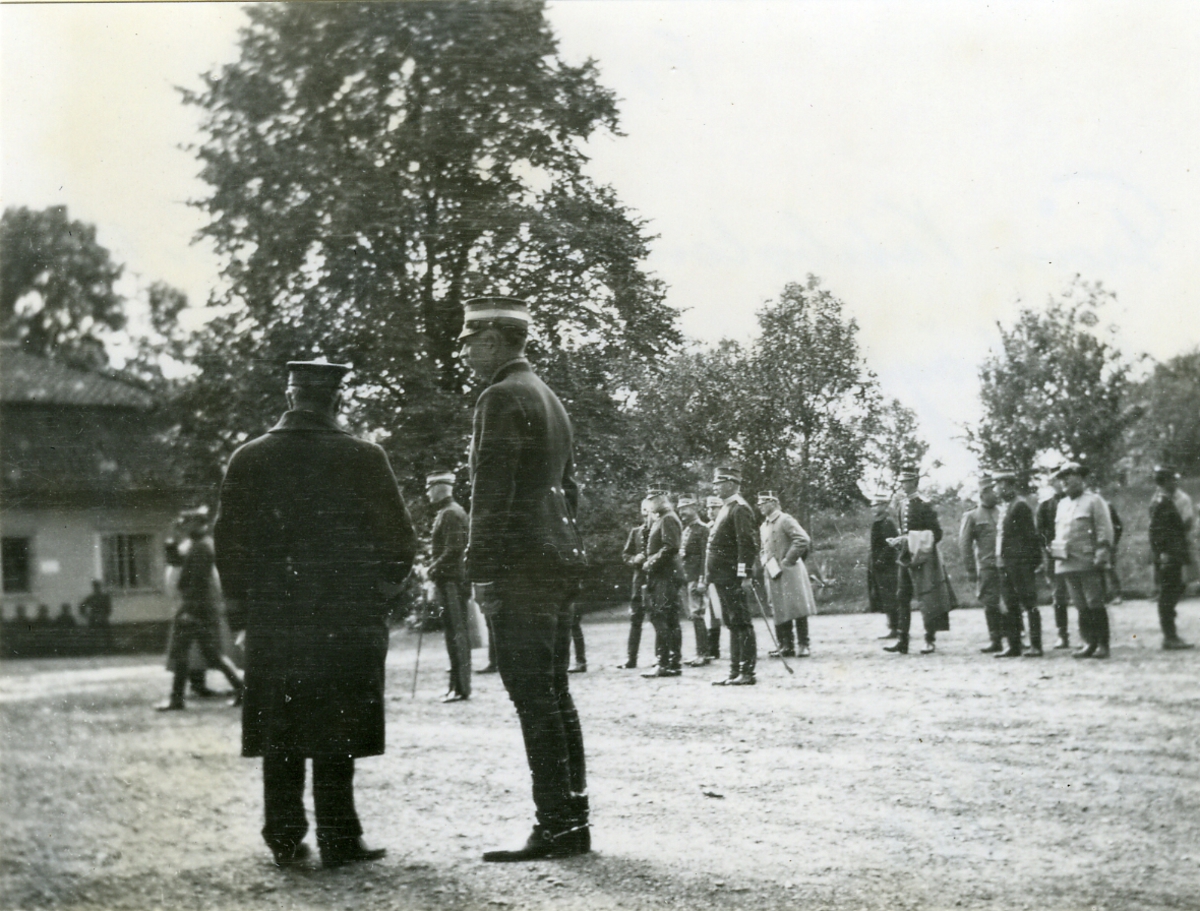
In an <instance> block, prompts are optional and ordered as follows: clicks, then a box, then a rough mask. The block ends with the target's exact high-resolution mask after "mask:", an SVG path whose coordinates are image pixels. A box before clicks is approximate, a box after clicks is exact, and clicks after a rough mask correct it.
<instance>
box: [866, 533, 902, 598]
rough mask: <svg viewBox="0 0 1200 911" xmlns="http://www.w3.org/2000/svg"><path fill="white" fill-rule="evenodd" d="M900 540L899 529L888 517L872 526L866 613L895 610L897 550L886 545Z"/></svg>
mask: <svg viewBox="0 0 1200 911" xmlns="http://www.w3.org/2000/svg"><path fill="white" fill-rule="evenodd" d="M899 536H900V529H899V528H897V527H896V523H895V522H893V521H892V520H891V517H890V516H884V517H883V518H882V519H876V520H875V521H874V522H872V523H871V553H870V555H869V557H868V560H867V604H868V609H869V610H871V611H873V612H876V613H884V614H886V613H889V612H891V611H894V610H895V609H896V585H897V583H898V576H897V573H898V567H897V564H896V548H894V547H893V546H892V545H891V544H888V539H889V538H896V537H899Z"/></svg>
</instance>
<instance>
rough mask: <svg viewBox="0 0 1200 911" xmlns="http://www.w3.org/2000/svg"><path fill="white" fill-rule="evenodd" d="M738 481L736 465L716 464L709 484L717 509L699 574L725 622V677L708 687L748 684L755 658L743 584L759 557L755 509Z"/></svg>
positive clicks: (753, 641) (753, 669) (754, 645)
mask: <svg viewBox="0 0 1200 911" xmlns="http://www.w3.org/2000/svg"><path fill="white" fill-rule="evenodd" d="M741 485H742V472H741V469H740V468H734V467H732V466H727V465H726V466H721V467H719V468H717V469H716V471H715V472H714V473H713V486H714V487H716V489H717V494H718V495H719V496H720V497H721V498H722V505H721V509H720V511H719V512H718V513H717V517H716V519H715V520H714V521H713V527H712V531H710V532H709V535H708V552H707V554H706V555H705V561H704V578H705V580H706V581H707V582H708V583H709V585H711V586H712V587H713V588H714V589H715V590H716V594H717V597H718V598H720V601H721V616H722V617H723V618H724V619H725V625H726V626H728V627H729V661H730V665H729V677H728V678H727V679H725V680H716V681H714V682H713V686H753V685H754V684H755V683H757V682H758V681H757V680H756V679H755V676H754V671H755V667H756V665H757V663H758V642H757V640H756V639H755V637H754V626H753V625H752V624H751V614H750V608H749V606H748V605H747V603H746V586H748V585H750V572H751V570H753V568H754V562H755V559H756V558H757V557H758V530H757V528H755V522H754V511H753V510H752V509H751V508H750V504H749V503H747V502H746V501H745V499H743V498H742V495H741V494H740V493H739V492H738V491H739V489H740V487H741Z"/></svg>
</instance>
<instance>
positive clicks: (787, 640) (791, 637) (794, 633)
mask: <svg viewBox="0 0 1200 911" xmlns="http://www.w3.org/2000/svg"><path fill="white" fill-rule="evenodd" d="M775 638H776V639H778V640H779V650H780V651H781V652H783V654H784V655H786V656H788V657H790V656H791V655H793V654H795V652H796V646H797V645H799V646H800V647H801V648H808V618H807V617H796V618H795V619H794V620H787V621H784V622H783V623H776V624H775Z"/></svg>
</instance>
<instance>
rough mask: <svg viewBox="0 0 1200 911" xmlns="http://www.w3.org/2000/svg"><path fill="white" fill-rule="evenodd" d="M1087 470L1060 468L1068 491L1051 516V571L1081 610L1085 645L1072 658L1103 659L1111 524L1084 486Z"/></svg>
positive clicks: (1069, 465)
mask: <svg viewBox="0 0 1200 911" xmlns="http://www.w3.org/2000/svg"><path fill="white" fill-rule="evenodd" d="M1087 475H1088V470H1087V469H1086V468H1085V467H1083V466H1082V465H1080V464H1079V463H1078V462H1068V463H1067V464H1066V465H1064V466H1063V467H1062V468H1060V469H1059V470H1058V476H1059V477H1060V478H1062V481H1063V485H1064V486H1065V488H1066V496H1064V497H1063V498H1062V500H1061V501H1060V502H1059V504H1058V510H1057V511H1056V512H1055V520H1054V525H1055V529H1054V541H1053V543H1052V544H1051V545H1050V550H1051V553H1052V554H1053V556H1054V571H1055V572H1056V573H1057V574H1058V575H1060V576H1063V577H1064V578H1065V581H1066V583H1067V591H1068V592H1070V594H1071V600H1072V601H1073V602H1074V603H1075V607H1076V608H1077V609H1078V611H1079V635H1080V636H1082V637H1083V641H1084V646H1083V648H1080V649H1078V650H1077V651H1076V652H1075V653H1074V654H1073V655H1072V657H1074V658H1107V657H1108V656H1109V647H1110V644H1111V643H1110V639H1111V633H1110V631H1109V622H1108V608H1107V607H1105V604H1104V572H1105V570H1106V569H1107V568H1108V564H1109V561H1110V560H1111V559H1112V544H1113V527H1112V516H1111V515H1110V513H1109V511H1108V504H1107V503H1105V502H1104V500H1103V499H1101V498H1100V497H1099V496H1098V495H1096V494H1094V493H1090V492H1088V491H1087V490H1086V488H1085V479H1086V478H1087Z"/></svg>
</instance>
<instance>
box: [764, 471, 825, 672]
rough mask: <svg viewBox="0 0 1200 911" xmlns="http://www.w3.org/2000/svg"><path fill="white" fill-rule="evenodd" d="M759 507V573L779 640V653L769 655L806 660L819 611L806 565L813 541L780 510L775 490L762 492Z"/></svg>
mask: <svg viewBox="0 0 1200 911" xmlns="http://www.w3.org/2000/svg"><path fill="white" fill-rule="evenodd" d="M758 508H759V511H760V512H761V513H762V515H763V521H762V525H761V526H759V537H760V543H761V545H762V547H761V550H760V551H759V570H760V572H761V574H762V582H763V588H764V589H766V593H767V603H768V604H770V605H771V619H772V620H773V621H774V623H775V638H776V639H777V640H778V641H779V649H778V651H772V652H770V653H769V654H770V657H772V658H807V657H808V656H809V655H810V652H809V639H808V618H809V617H810V616H812V615H814V614H816V612H817V602H816V598H814V597H813V590H812V583H811V582H810V580H809V578H808V567H806V566H805V565H804V558H805V557H807V556H808V551H809V548H810V547H812V538H810V537H809V535H808V532H806V531H805V530H804V527H803V526H802V525H801V524H800V523H799V522H797V521H796V519H795V518H793V517H792V516H790V515H788V514H787V513H786V512H784V511H783V510H782V509H780V508H779V496H778V495H777V494H776V493H775V492H774V491H770V490H764V491H762V492H761V493H759V495H758Z"/></svg>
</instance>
